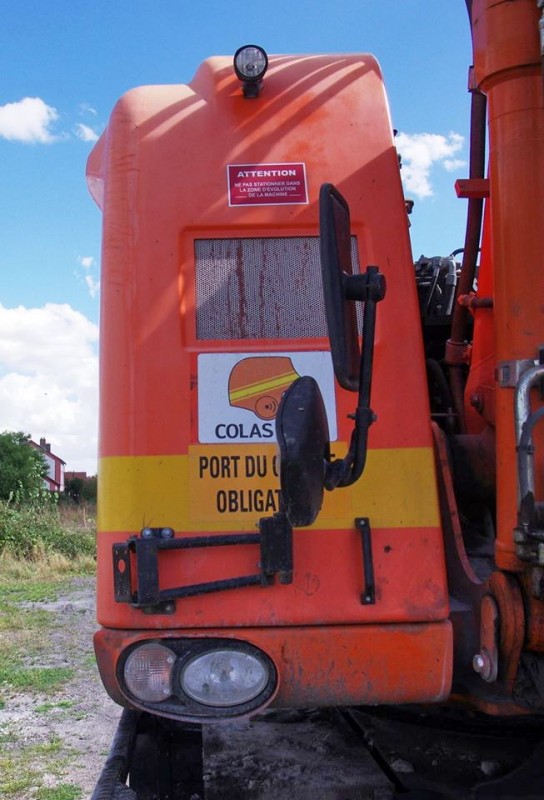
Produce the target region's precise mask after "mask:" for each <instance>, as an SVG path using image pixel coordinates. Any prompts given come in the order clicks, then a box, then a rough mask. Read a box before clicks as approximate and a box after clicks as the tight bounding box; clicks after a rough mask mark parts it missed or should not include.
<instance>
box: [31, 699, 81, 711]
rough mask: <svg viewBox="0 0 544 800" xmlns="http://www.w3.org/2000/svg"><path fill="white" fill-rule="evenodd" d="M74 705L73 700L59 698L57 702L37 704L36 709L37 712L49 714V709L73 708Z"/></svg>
mask: <svg viewBox="0 0 544 800" xmlns="http://www.w3.org/2000/svg"><path fill="white" fill-rule="evenodd" d="M73 705H74V701H73V700H59V701H58V702H57V703H42V704H41V705H39V706H36V708H35V709H34V711H35V712H36V714H47V713H49V711H56V710H57V709H66V708H72V707H73Z"/></svg>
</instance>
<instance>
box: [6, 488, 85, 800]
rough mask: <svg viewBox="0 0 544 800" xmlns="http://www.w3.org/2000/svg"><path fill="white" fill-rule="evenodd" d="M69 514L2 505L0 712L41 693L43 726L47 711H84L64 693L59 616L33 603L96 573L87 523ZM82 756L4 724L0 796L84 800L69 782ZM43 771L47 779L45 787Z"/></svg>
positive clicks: (67, 669) (68, 670)
mask: <svg viewBox="0 0 544 800" xmlns="http://www.w3.org/2000/svg"><path fill="white" fill-rule="evenodd" d="M63 515H64V511H63V509H62V508H59V509H55V508H49V509H47V510H46V512H45V513H42V512H40V511H39V510H37V509H32V508H27V509H25V508H9V507H6V505H5V504H1V503H0V709H6V710H7V711H8V713H9V708H10V704H11V703H17V702H18V699H19V698H20V697H22V696H26V697H30V698H32V697H36V698H37V699H39V704H38V705H36V706H35V707H34V708H33V713H34V714H36V719H38V717H39V716H40V717H41V719H42V723H41V730H42V731H43V726H44V722H46V721H44V720H43V715H46V714H49V713H51V714H55V713H58V711H59V710H60V711H61V712H64V713H65V714H70V715H72V716H73V717H74V718H79V717H80V714H78V711H77V709H76V708H74V706H75V703H74V702H73V701H72V700H65V699H64V698H63V695H62V689H63V687H64V686H65V685H66V683H67V682H68V681H70V680H71V679H72V678H73V676H74V674H75V669H73V668H72V667H71V666H66V665H64V664H63V665H62V666H58V665H57V664H56V661H57V659H56V658H54V656H55V651H54V649H52V644H51V639H50V634H51V631H53V630H54V629H55V628H56V627H57V625H58V616H57V613H56V612H53V611H49V610H46V609H43V608H37V607H36V606H35V605H34V604H37V603H48V602H51V601H55V600H56V599H57V598H58V597H59V596H61V595H62V594H63V593H64V592H66V591H67V590H68V589H69V585H70V583H71V581H72V580H73V578H74V577H76V576H80V575H84V576H89V575H93V574H94V570H95V558H94V555H95V545H94V530H92V529H91V528H90V527H89V520H88V519H87V518H84V519H83V521H82V520H81V519H78V518H77V516H76V514H75V513H72V515H71V517H69V518H65V517H63ZM51 656H53V659H51ZM91 660H92V662H93V663H94V658H93V657H92V656H91V655H89V663H90V662H91ZM46 730H47V728H46ZM78 756H79V753H78V751H76V750H75V749H74V748H72V747H71V746H70V745H69V744H68V743H67V742H64V741H63V740H62V739H59V738H53V737H52V738H50V739H49V740H48V741H45V742H43V741H42V742H36V740H35V739H34V740H32V739H28V737H27V736H26V735H25V736H23V734H22V733H21V731H20V729H19V727H18V724H16V723H7V724H6V725H4V726H0V798H2V800H4V798H5V800H80V798H82V797H83V790H82V789H81V787H80V786H77V785H75V784H74V783H70V782H69V778H70V774H71V769H72V768H73V763H74V758H76V757H78ZM44 775H48V776H49V779H48V781H47V783H48V784H49V785H47V786H44V785H43V784H44V780H43V776H44ZM51 784H56V785H51Z"/></svg>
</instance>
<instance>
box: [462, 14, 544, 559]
mask: <svg viewBox="0 0 544 800" xmlns="http://www.w3.org/2000/svg"><path fill="white" fill-rule="evenodd" d="M538 20H539V12H538V8H537V3H536V2H535V0H502V2H501V1H499V2H497V0H474V2H473V4H472V36H473V47H474V68H475V77H476V82H477V85H478V88H479V89H480V90H481V91H482V92H484V93H485V94H486V95H487V97H488V109H489V175H490V188H491V192H490V194H491V209H492V242H493V248H492V249H493V263H494V284H495V305H494V308H495V312H494V313H495V331H496V333H495V340H496V366H497V367H499V366H500V365H501V364H502V363H504V362H509V361H517V360H520V359H532V358H535V357H536V355H537V352H538V347H539V345H540V344H542V342H543V341H544V264H543V254H544V215H543V209H544V109H543V96H544V93H543V86H542V75H541V63H540V62H541V57H540V47H539V28H538ZM513 394H514V388H513V387H510V386H508V387H500V388H498V389H497V429H496V430H497V545H496V548H497V552H496V560H497V566H498V567H499V568H500V569H506V570H519V569H521V563H520V562H519V561H518V559H517V558H516V555H515V551H514V542H513V534H512V532H513V529H514V527H515V526H516V521H517V520H516V517H517V485H516V484H517V480H516V469H515V464H516V443H515V436H514V412H513ZM539 437H540V438H539ZM535 443H536V447H537V453H536V456H537V459H538V458H539V455H540V456H541V455H542V451H543V450H544V436H543V435H542V433H541V431H539V430H538V429H537V431H536V433H535ZM537 471H540V472H542V463H541V462H540V465H538V461H537ZM537 491H538V484H537ZM540 491H542V489H541V490H540Z"/></svg>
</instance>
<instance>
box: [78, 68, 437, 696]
mask: <svg viewBox="0 0 544 800" xmlns="http://www.w3.org/2000/svg"><path fill="white" fill-rule="evenodd" d="M229 167H230V170H229V169H228V168H229ZM88 176H89V183H90V188H91V191H92V193H93V196H94V197H95V198H96V199H97V200H98V202H99V204H100V206H101V208H102V211H103V254H102V270H103V271H102V281H101V287H102V289H101V290H102V307H101V359H100V363H101V382H100V408H101V411H100V457H101V460H100V465H99V570H98V572H99V578H98V593H97V596H98V616H99V620H100V622H101V623H102V624H103V625H107V626H111V627H114V628H119V629H129V628H133V629H139V628H142V626H144V625H145V627H148V628H150V629H154V630H156V631H160V630H161V629H162V630H163V635H165V636H167V635H172V634H173V632H175V635H179V632H180V630H181V629H185V630H187V628H191V627H193V628H194V629H195V630H197V629H199V630H206V631H210V632H211V631H212V630H219V629H220V630H226V631H228V630H229V629H231V628H234V627H240V626H243V627H244V630H247V629H249V628H251V629H252V630H253V631H254V633H253V634H252V635H254V636H255V641H256V642H257V643H258V642H259V641H261V639H262V640H263V641H265V640H266V641H268V639H269V640H270V641H274V642H276V644H274V645H273V648H277V647H279V646H280V645H279V642H280V639H281V637H282V636H284V635H285V626H290V627H297V630H298V631H299V633H297V637H293V639H291V638H289V639H288V641H289V642H291V644H290V645H289V646H292V647H295V649H296V648H297V647H298V646H299V645H296V644H295V642H296V641H298V639H300V642H301V643H302V642H306V644H304V645H303V644H300V647H301V648H303V649H305V650H304V653H300V654H296V655H295V656H293V658H294V659H295V661H297V659H298V660H299V661H300V663H303V664H304V670H305V674H306V675H307V679H308V681H318V673H319V674H321V672H320V670H321V669H322V667H320V666H319V665H318V664H314V666H313V667H311V666H310V664H311V663H312V657H311V651H312V648H313V647H315V654H316V655H315V657H316V658H318V659H321V658H322V657H324V654H325V653H327V652H329V653H330V648H331V646H332V645H334V644H335V642H337V641H343V642H344V643H343V644H342V645H341V647H342V648H344V649H343V650H342V652H343V653H344V655H342V656H341V657H340V658H339V661H338V662H337V663H338V666H337V667H336V668H335V669H337V676H336V677H335V679H334V680H335V681H336V684H335V685H336V687H337V688H336V689H335V690H334V691H333V690H332V689H331V688H330V687H329V688H325V689H324V690H323V691H324V694H323V702H325V701H327V702H328V701H330V700H332V698H334V702H350V700H349V698H355V697H358V698H359V699H360V701H361V702H363V701H364V702H366V701H368V702H381V701H383V702H386V701H400V700H401V699H402V700H403V701H409V700H413V701H416V700H420V699H436V698H441V697H443V696H444V694H445V693H446V692H447V691H448V689H447V687H448V686H449V683H448V681H449V678H448V675H449V670H450V667H451V652H450V651H451V629H450V626H449V624H447V623H445V622H444V620H446V619H447V616H448V599H447V586H446V575H445V568H444V556H443V545H442V535H441V529H440V524H439V518H438V504H437V497H436V485H435V483H436V481H435V469H434V462H433V458H432V439H431V430H430V420H429V410H428V405H427V391H426V374H425V362H424V356H423V348H422V343H421V331H420V325H419V309H418V301H417V293H416V287H415V281H414V274H413V265H412V258H411V252H410V245H409V239H408V226H407V218H406V210H405V204H404V198H403V193H402V187H401V182H400V175H399V167H398V159H397V153H396V150H395V147H394V143H393V135H392V129H391V123H390V119H389V113H388V107H387V102H386V98H385V92H384V88H383V83H382V78H381V74H380V71H379V68H378V65H377V63H376V61H375V60H374V59H373V58H372V57H371V56H367V55H361V56H300V57H287V56H276V57H271V58H270V68H269V72H268V73H267V76H266V79H265V86H264V90H263V92H262V94H261V96H260V97H259V98H257V99H253V100H250V101H248V100H246V99H244V98H243V97H242V94H241V91H240V87H239V84H238V81H237V80H236V78H235V76H234V73H233V71H232V64H231V60H230V59H226V58H214V59H210V60H209V61H207V62H205V64H204V65H203V66H202V67H201V68H200V69H199V71H198V72H197V74H196V76H195V78H194V80H193V81H192V82H191V84H189V85H188V86H155V87H145V88H140V89H136V90H133V91H132V92H129V93H128V94H127V95H125V97H123V98H122V99H121V100H120V101H119V103H118V104H117V106H116V108H115V109H114V111H113V113H112V116H111V119H110V122H109V125H108V128H107V130H106V131H105V132H104V134H103V136H102V137H101V140H100V141H99V142H98V144H97V146H96V147H95V149H94V151H93V153H92V155H91V157H90V159H89V166H88ZM324 182H333V183H335V184H336V186H337V187H338V188H339V189H340V191H341V192H342V193H343V194H344V195H345V197H346V198H347V199H348V201H349V203H350V206H351V218H352V231H353V234H354V235H355V236H356V237H357V244H356V252H357V257H358V261H359V264H360V267H361V269H364V268H365V267H366V266H367V265H369V264H377V265H378V266H379V267H380V269H381V270H382V272H383V273H384V274H385V276H386V280H387V287H388V288H387V295H386V298H385V299H384V300H383V302H381V303H380V305H379V308H378V315H377V317H378V319H377V330H376V345H375V355H374V374H373V385H372V389H373V392H372V407H373V409H374V411H375V412H376V413H377V416H378V421H377V422H376V423H375V424H374V425H373V426H372V428H371V430H370V437H369V448H370V449H369V453H368V469H367V472H366V473H365V476H364V478H363V481H362V482H361V483H359V484H357V486H355V487H353V489H349V490H338V491H337V492H335V493H333V494H331V495H327V497H326V498H325V503H324V508H323V515H322V518H318V520H317V522H316V523H315V524H314V525H313V526H312V528H311V529H309V530H303V531H302V530H301V531H296V532H295V574H294V582H293V584H292V585H290V586H280V585H278V586H272V587H269V588H260V587H259V588H251V589H243V590H235V591H232V592H223V593H222V594H216V595H207V596H205V597H204V596H203V597H194V598H190V599H187V600H186V601H182V602H178V604H177V610H176V613H175V614H174V615H172V616H164V615H145V616H144V615H143V613H142V612H141V611H139V610H136V609H133V608H131V607H130V605H128V604H125V603H115V602H114V600H113V582H112V560H111V546H112V544H113V543H115V542H119V541H125V540H126V539H127V537H128V536H130V535H134V534H137V533H138V532H139V530H140V529H141V528H142V527H143V526H144V525H158V526H164V525H167V526H172V527H174V528H175V531H176V535H177V536H184V535H188V534H190V533H192V532H193V533H194V532H195V531H201V532H202V533H208V532H209V533H215V532H220V531H232V530H246V531H247V530H254V529H255V524H256V522H257V520H258V518H259V517H260V516H262V515H263V513H270V512H271V511H273V510H274V509H273V508H271V507H269V506H270V504H271V503H272V502H274V498H275V497H277V485H278V483H277V474H271V472H270V470H272V473H273V472H274V467H273V463H274V462H273V456H272V455H271V452H270V448H271V443H272V442H273V431H274V429H273V422H274V420H273V416H274V413H275V408H273V406H275V403H276V402H277V399H278V397H277V390H278V388H281V387H282V386H283V385H284V384H283V382H282V381H283V380H284V378H285V376H291V375H292V374H293V373H297V374H315V375H316V377H317V378H318V380H319V383H320V386H321V388H322V391H323V393H324V398H325V405H326V408H327V414H328V418H329V427H330V429H331V439H332V450H333V451H334V454H335V456H337V457H338V456H343V455H344V454H345V451H346V448H347V445H346V442H348V441H349V439H350V435H351V429H352V421H351V419H349V417H348V415H349V414H352V412H353V410H354V406H355V402H356V400H355V396H354V395H353V394H351V393H349V392H346V391H344V390H341V389H340V388H338V387H337V386H335V384H334V381H333V377H332V368H331V366H330V357H329V354H328V341H327V338H326V327H325V326H324V313H323V302H322V296H321V288H320V277H319V275H320V266H319V259H318V245H317V236H318V205H317V200H318V194H319V188H320V186H321V184H322V183H324ZM245 196H247V197H248V202H246V201H245V199H244V198H245ZM278 197H279V198H280V202H278ZM286 263H289V265H290V266H289V270H290V271H287V272H284V271H282V270H283V269H284V266H285V264H286ZM293 264H294V266H293ZM286 275H287V277H286ZM301 298H303V299H301ZM267 360H268V363H267ZM278 364H280V365H282V369H280V370H279V371H277V370H276V367H277V366H278ZM257 365H258V368H257ZM247 367H249V370H247V371H246V368H247ZM284 367H285V369H284ZM312 371H313V372H312ZM278 381H279V383H278ZM264 384H266V387H267V388H271V389H272V390H273V393H271V394H264V395H263V394H262V393H261V394H259V395H258V396H257V395H255V394H254V390H255V391H256V389H255V387H257V388H258V389H259V392H260V390H261V389H263V385H264ZM248 392H249V395H250V396H251V397H252V398H254V399H255V398H256V399H259V398H261V396H263V397H265V398H268V399H267V400H266V401H265V403H264V406H262V407H261V405H259V406H258V407H257V405H256V403H253V402H249V403H246V402H245V400H247V396H248ZM274 392H275V393H274ZM244 398H245V399H244ZM257 445H259V448H260V449H259V448H258V449H257V451H256V446H257ZM257 456H258V457H259V458H261V459H264V458H265V457H266V458H267V459H268V461H267V465H268V466H267V469H268V473H267V475H266V481H265V478H264V477H263V485H264V483H266V486H265V488H266V492H267V493H271V494H266V495H263V494H262V492H263V488H262V486H259V485H257V484H258V478H259V477H260V476H259V469H264V461H262V460H261V461H260V462H258V461H253V462H250V461H248V459H252V458H256V457H257ZM237 459H238V460H237ZM242 464H244V469H245V470H246V472H245V475H243V476H242V477H240V475H236V474H235V472H236V470H237V469H238V468H239V467H240V469H241V466H240V465H242ZM250 464H251V465H252V467H251V468H252V469H254V470H255V472H254V473H252V474H251V475H250V474H249V472H248V470H249V466H248V465H250ZM276 472H277V469H276ZM214 476H215V477H214ZM221 481H223V483H221ZM237 481H238V482H237ZM240 481H242V483H240ZM256 481H257V483H256ZM259 491H260V492H261V494H258V492H259ZM221 492H224V493H225V494H224V495H222V494H221ZM244 492H245V494H243V493H244ZM250 492H253V494H250ZM229 493H233V494H229ZM263 497H264V498H265V499H264V500H263ZM267 498H268V499H267ZM262 502H265V505H266V503H268V506H267V507H266V508H264V509H261V508H260V507H259V508H258V507H257V506H258V505H259V504H261V503H262ZM357 516H369V517H370V525H371V528H372V536H373V546H374V560H375V565H374V566H375V572H376V581H377V602H376V603H375V604H374V605H369V606H362V605H361V602H360V595H361V591H362V548H361V542H360V538H359V535H358V534H357V533H356V531H355V527H354V518H355V517H357ZM160 558H161V561H160V569H161V588H167V587H172V586H177V585H180V584H181V585H183V584H184V583H186V582H189V583H200V582H202V581H204V580H207V579H211V578H212V577H233V576H237V575H243V574H247V573H248V572H249V573H254V572H255V571H257V569H258V568H257V563H256V562H257V561H258V551H257V549H256V548H255V547H246V548H241V547H236V548H230V547H229V548H223V549H221V550H213V551H210V550H207V551H200V552H199V551H191V552H184V553H183V554H181V553H175V554H174V553H168V554H166V553H163V554H161V557H160ZM403 623H404V624H406V623H410V625H407V626H406V627H403ZM412 623H421V624H419V625H414V626H413V627H411V624H412ZM277 625H279V626H282V628H280V629H278V631H277V632H275V631H274V626H277ZM255 626H261V629H260V630H257V628H256V627H255ZM321 626H322V627H321ZM346 626H347V627H346ZM344 630H346V639H345V640H342V636H343V634H342V631H344ZM282 631H283V633H282ZM422 632H423V633H422ZM420 634H422V635H420ZM104 635H105V636H106V634H104ZM228 635H230V634H228ZM267 637H268V639H267ZM316 637H317V638H316ZM338 637H340V638H338ZM390 637H391V638H390ZM406 637H407V638H406ZM111 641H112V642H113V641H114V640H113V639H111ZM389 641H390V642H391V644H388V642H389ZM411 642H413V643H416V644H414V649H413V651H411V650H410V648H411V647H412V645H411V644H410V643H411ZM418 643H420V644H421V646H420V644H418ZM271 646H272V645H271ZM348 646H349V647H348ZM404 646H406V652H407V653H408V652H411V653H412V655H410V656H409V658H408V659H407V661H406V663H405V664H403V663H401V662H403V659H402V658H400V657H399V654H400V653H401V652H402V651H403V647H404ZM351 651H353V653H354V655H353V657H352V655H351V654H350V653H351ZM327 657H329V656H327ZM352 658H353V659H354V660H353V661H350V659H352ZM314 660H315V659H314ZM397 661H398V662H399V663H398V664H397V666H394V665H395V664H396V662H397ZM350 664H352V666H350ZM380 664H382V665H387V670H386V671H385V672H383V675H384V676H385V675H386V673H388V674H389V677H383V680H382V679H381V678H380V674H379V673H380V671H381V668H380ZM353 665H356V666H353ZM416 669H418V670H419V674H418V675H417V676H416V675H415V674H414V676H413V677H408V676H409V673H410V671H413V672H414V673H415V671H416ZM365 670H368V671H369V674H371V676H372V677H371V678H369V679H368V682H367V684H366V688H365V689H361V687H360V683H361V675H362V674H364V673H365ZM344 672H345V675H344V677H342V675H343V673H344ZM401 673H402V675H401ZM357 675H358V676H359V677H358V678H357V677H356V676H357ZM429 675H431V676H432V677H431V678H430V679H429V681H427V678H428V676H429ZM357 681H358V683H357ZM384 681H385V683H386V684H387V686H385V684H384ZM356 683H357V686H356ZM309 685H310V684H309ZM341 685H344V686H346V687H348V688H347V689H346V692H345V693H344V694H342V691H341V690H340V688H339V687H341ZM316 686H317V684H316ZM395 686H396V687H397V688H394V687H395ZM281 691H282V692H283V695H282V696H283V698H284V701H285V702H289V703H291V702H292V703H297V702H299V701H301V699H302V698H303V697H304V698H305V700H304V702H306V701H307V700H308V701H309V698H310V695H304V690H303V687H302V683H299V684H297V685H296V686H295V685H294V684H293V685H292V686H291V688H289V685H288V682H287V681H285V682H284V685H283V688H282V690H281ZM313 691H314V690H313ZM315 691H316V692H319V691H320V690H319V689H318V688H316V689H315Z"/></svg>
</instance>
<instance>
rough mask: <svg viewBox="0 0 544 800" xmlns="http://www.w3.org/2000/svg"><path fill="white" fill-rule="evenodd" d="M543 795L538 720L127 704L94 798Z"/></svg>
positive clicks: (443, 799)
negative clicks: (175, 711)
mask: <svg viewBox="0 0 544 800" xmlns="http://www.w3.org/2000/svg"><path fill="white" fill-rule="evenodd" d="M542 797H544V729H543V726H542V723H541V721H540V720H534V719H532V718H531V719H528V720H525V721H523V722H522V723H520V722H518V721H515V722H512V721H508V720H502V721H501V720H498V721H496V722H495V723H493V724H490V721H489V719H488V718H485V724H484V718H483V717H482V718H479V717H478V716H472V717H470V718H467V714H466V712H464V714H463V716H462V717H461V716H456V715H455V713H454V712H451V710H445V709H420V710H415V709H413V708H410V709H408V708H407V709H403V708H400V709H399V708H397V709H393V710H392V709H382V708H377V709H376V708H373V709H370V708H366V707H363V708H344V709H327V710H319V711H317V710H311V711H305V712H269V713H268V714H266V715H265V716H264V717H263V718H261V719H258V720H256V721H251V722H242V723H228V724H226V725H222V726H206V727H204V728H202V727H201V726H198V725H192V726H188V725H182V724H179V723H169V722H167V723H165V721H161V720H159V719H157V718H153V717H151V716H150V715H147V714H140V713H139V712H134V711H128V710H125V711H124V712H123V714H122V716H121V720H120V723H119V728H118V730H117V734H116V737H115V740H114V743H113V745H112V749H111V752H110V755H109V757H108V759H107V761H106V764H105V766H104V769H103V771H102V774H101V776H100V779H99V781H98V783H97V785H96V788H95V790H94V792H93V795H92V800H229V799H230V798H236V799H237V800H272V798H274V800H282V798H296V800H364V799H365V798H374V800H393V799H394V798H405V800H410V799H411V798H420V800H425V798H428V799H429V800H432V799H433V798H434V799H435V800H495V798H497V800H500V799H501V798H504V799H505V800H506V798H512V800H514V798H525V800H537V798H538V800H541V798H542Z"/></svg>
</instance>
